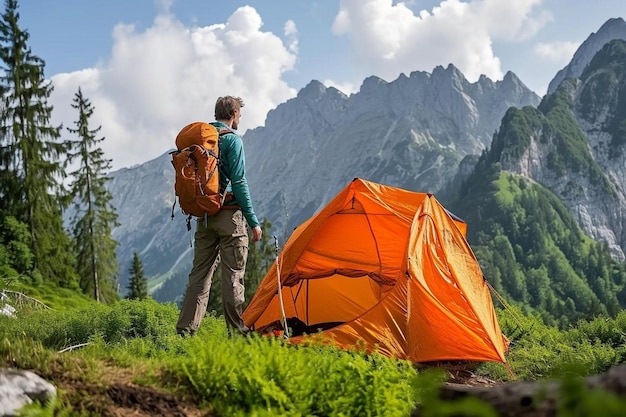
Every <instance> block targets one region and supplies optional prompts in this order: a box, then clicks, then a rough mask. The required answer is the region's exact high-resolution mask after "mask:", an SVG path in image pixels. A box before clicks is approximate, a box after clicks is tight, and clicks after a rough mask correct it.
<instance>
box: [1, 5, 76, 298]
mask: <svg viewBox="0 0 626 417" xmlns="http://www.w3.org/2000/svg"><path fill="white" fill-rule="evenodd" d="M17 7H18V5H17V0H6V2H5V10H4V12H3V13H2V15H0V63H1V64H2V71H0V92H1V93H2V97H3V102H2V107H1V108H0V209H2V210H3V211H4V212H5V213H6V214H8V215H12V216H14V217H15V218H16V219H17V220H19V221H21V222H23V223H25V224H26V225H27V226H28V230H29V234H30V236H31V239H30V240H31V242H32V245H33V247H32V250H33V254H34V257H35V262H34V264H33V265H34V268H35V270H34V271H33V274H32V275H33V276H41V277H42V278H43V279H44V280H45V281H47V282H51V283H55V284H57V285H61V286H64V287H69V288H76V287H77V281H78V280H77V276H76V273H75V272H74V262H75V258H74V256H73V254H72V252H71V249H70V247H71V244H70V239H69V236H68V235H67V233H66V232H65V230H64V229H63V219H62V208H63V207H62V203H61V198H62V191H63V185H62V184H63V182H62V181H63V176H64V166H63V164H64V161H65V153H66V151H67V147H66V146H67V145H66V143H65V142H63V141H61V140H60V131H61V128H62V126H52V125H51V124H50V119H51V114H52V106H50V105H49V104H48V98H49V97H50V94H51V93H52V90H53V87H52V84H51V82H49V81H47V80H46V79H45V77H44V66H45V63H44V61H43V60H42V59H40V58H39V57H37V56H35V55H34V54H32V52H31V50H30V47H29V46H28V43H27V42H28V38H29V34H28V32H27V31H25V30H22V29H21V28H20V26H19V14H18V13H17ZM62 161H63V162H62Z"/></svg>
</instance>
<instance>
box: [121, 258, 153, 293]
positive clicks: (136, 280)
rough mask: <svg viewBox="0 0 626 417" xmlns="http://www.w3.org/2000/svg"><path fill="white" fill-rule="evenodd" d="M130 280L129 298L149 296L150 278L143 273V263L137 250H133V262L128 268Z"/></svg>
mask: <svg viewBox="0 0 626 417" xmlns="http://www.w3.org/2000/svg"><path fill="white" fill-rule="evenodd" d="M128 272H129V274H130V282H129V283H128V287H127V288H128V294H127V295H126V298H128V299H129V300H145V299H146V298H148V279H147V278H146V277H145V276H144V274H143V265H142V263H141V259H139V255H137V252H133V263H132V264H131V266H130V268H129V269H128Z"/></svg>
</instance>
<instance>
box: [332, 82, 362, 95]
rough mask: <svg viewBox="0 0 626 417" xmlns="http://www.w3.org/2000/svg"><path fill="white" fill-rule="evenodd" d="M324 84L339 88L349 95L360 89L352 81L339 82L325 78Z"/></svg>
mask: <svg viewBox="0 0 626 417" xmlns="http://www.w3.org/2000/svg"><path fill="white" fill-rule="evenodd" d="M323 84H324V85H325V86H326V87H335V88H336V89H337V90H339V91H341V92H342V93H344V94H345V95H347V96H349V95H350V94H353V93H356V92H357V91H358V86H356V85H354V84H351V83H338V82H336V81H333V80H324V82H323Z"/></svg>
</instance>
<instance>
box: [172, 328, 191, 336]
mask: <svg viewBox="0 0 626 417" xmlns="http://www.w3.org/2000/svg"><path fill="white" fill-rule="evenodd" d="M176 333H178V335H179V336H181V337H193V336H195V335H196V331H195V330H191V329H176Z"/></svg>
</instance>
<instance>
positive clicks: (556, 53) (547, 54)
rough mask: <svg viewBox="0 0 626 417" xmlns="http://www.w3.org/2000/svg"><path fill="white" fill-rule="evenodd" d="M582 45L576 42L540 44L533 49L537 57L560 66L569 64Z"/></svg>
mask: <svg viewBox="0 0 626 417" xmlns="http://www.w3.org/2000/svg"><path fill="white" fill-rule="evenodd" d="M579 46H580V45H579V44H578V43H576V42H551V43H539V44H537V46H535V48H534V49H533V52H534V53H535V55H537V56H538V57H540V58H542V59H547V60H548V61H550V62H554V63H558V64H567V63H568V62H569V61H570V60H571V59H572V56H574V53H575V52H576V49H578V47H579Z"/></svg>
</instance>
